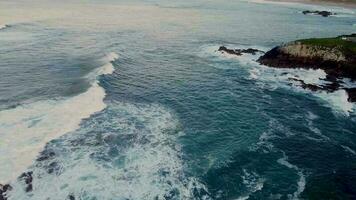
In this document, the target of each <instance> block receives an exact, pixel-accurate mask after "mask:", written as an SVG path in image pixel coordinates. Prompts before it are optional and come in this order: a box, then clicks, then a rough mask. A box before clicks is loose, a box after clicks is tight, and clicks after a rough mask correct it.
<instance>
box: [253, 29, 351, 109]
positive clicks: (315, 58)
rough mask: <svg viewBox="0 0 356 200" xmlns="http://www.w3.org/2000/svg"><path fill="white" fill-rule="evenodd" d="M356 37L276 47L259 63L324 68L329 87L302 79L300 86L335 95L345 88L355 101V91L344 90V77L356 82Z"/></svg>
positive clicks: (300, 42)
mask: <svg viewBox="0 0 356 200" xmlns="http://www.w3.org/2000/svg"><path fill="white" fill-rule="evenodd" d="M355 38H356V35H355V34H352V35H344V36H340V37H337V38H327V39H312V40H301V41H296V42H291V43H287V44H284V45H281V46H277V47H275V48H273V49H271V50H270V51H268V52H267V53H265V54H264V55H263V56H261V57H260V58H259V59H258V60H257V61H258V62H259V63H261V64H263V65H267V66H270V67H276V68H313V69H323V70H324V71H325V72H326V73H327V77H326V81H328V82H329V84H326V85H324V86H317V85H312V84H306V83H304V82H303V81H302V80H299V79H293V80H291V81H296V82H299V83H300V85H301V87H303V88H305V89H309V90H312V91H317V90H326V91H328V92H333V91H335V90H338V89H345V91H346V92H348V94H349V101H351V102H356V89H355V88H342V87H341V85H342V84H341V83H342V81H341V80H340V79H341V78H351V79H352V80H354V81H356V53H355V50H356V43H355V42H354V39H355Z"/></svg>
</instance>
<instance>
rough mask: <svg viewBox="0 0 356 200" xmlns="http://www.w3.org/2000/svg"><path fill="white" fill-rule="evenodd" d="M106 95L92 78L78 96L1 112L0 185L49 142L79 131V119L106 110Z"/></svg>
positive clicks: (106, 66)
mask: <svg viewBox="0 0 356 200" xmlns="http://www.w3.org/2000/svg"><path fill="white" fill-rule="evenodd" d="M115 58H116V57H111V59H109V60H108V61H110V62H111V61H113V60H114V59H115ZM109 65H111V64H107V65H104V66H103V67H102V68H103V69H100V70H99V71H97V73H96V76H98V75H102V74H108V73H110V72H112V71H113V69H112V65H111V66H110V67H109ZM109 69H110V70H109ZM105 95H106V93H105V90H104V89H103V88H102V87H100V86H99V84H98V80H96V79H95V80H92V85H91V87H90V88H89V89H88V90H87V91H86V92H84V93H82V94H79V95H77V96H74V97H71V98H66V99H60V100H47V101H40V102H35V103H31V104H25V105H21V106H18V107H16V108H14V109H9V110H3V111H1V112H0V135H1V140H0V154H1V157H0V163H1V165H0V183H6V182H9V181H11V180H13V179H14V178H16V177H17V176H19V175H20V174H21V173H22V172H23V171H24V170H25V169H26V168H27V167H28V166H30V165H31V163H32V162H33V160H34V159H35V158H36V156H37V155H38V153H39V152H40V151H41V150H42V149H43V147H44V145H45V144H46V143H47V142H48V141H50V140H53V139H55V138H57V137H59V136H61V135H63V134H65V133H67V132H70V131H73V130H75V129H77V128H79V124H80V122H81V120H82V119H84V118H88V117H89V116H90V115H91V114H93V113H95V112H98V111H101V110H103V109H104V108H105V107H106V105H105V103H104V102H103V100H104V97H105Z"/></svg>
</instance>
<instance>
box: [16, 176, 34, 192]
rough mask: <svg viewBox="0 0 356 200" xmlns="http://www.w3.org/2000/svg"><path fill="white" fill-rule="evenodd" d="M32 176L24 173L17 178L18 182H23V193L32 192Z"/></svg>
mask: <svg viewBox="0 0 356 200" xmlns="http://www.w3.org/2000/svg"><path fill="white" fill-rule="evenodd" d="M32 175H33V172H24V173H22V174H21V176H20V177H19V180H20V181H24V182H25V185H26V188H25V191H26V192H31V191H32V190H33V187H32V181H33V177H32Z"/></svg>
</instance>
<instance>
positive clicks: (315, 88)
mask: <svg viewBox="0 0 356 200" xmlns="http://www.w3.org/2000/svg"><path fill="white" fill-rule="evenodd" d="M288 80H291V81H296V82H299V83H300V84H301V87H302V88H303V89H308V90H311V91H313V92H315V91H318V90H323V88H322V87H320V86H318V85H313V84H309V83H305V82H304V81H303V80H300V79H297V78H289V79H288Z"/></svg>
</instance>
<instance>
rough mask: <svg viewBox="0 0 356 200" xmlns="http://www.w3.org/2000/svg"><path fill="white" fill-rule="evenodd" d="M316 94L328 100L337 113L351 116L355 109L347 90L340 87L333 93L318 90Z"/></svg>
mask: <svg viewBox="0 0 356 200" xmlns="http://www.w3.org/2000/svg"><path fill="white" fill-rule="evenodd" d="M315 95H316V96H318V97H320V98H321V99H323V100H324V101H326V102H328V103H329V104H328V105H331V106H330V107H331V108H333V109H334V111H335V114H342V115H345V116H349V115H350V113H352V112H353V111H354V104H353V103H351V102H349V101H348V94H347V92H346V91H345V90H342V89H340V90H337V91H335V92H331V93H328V92H324V91H323V92H317V93H315ZM340 111H341V112H340Z"/></svg>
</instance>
